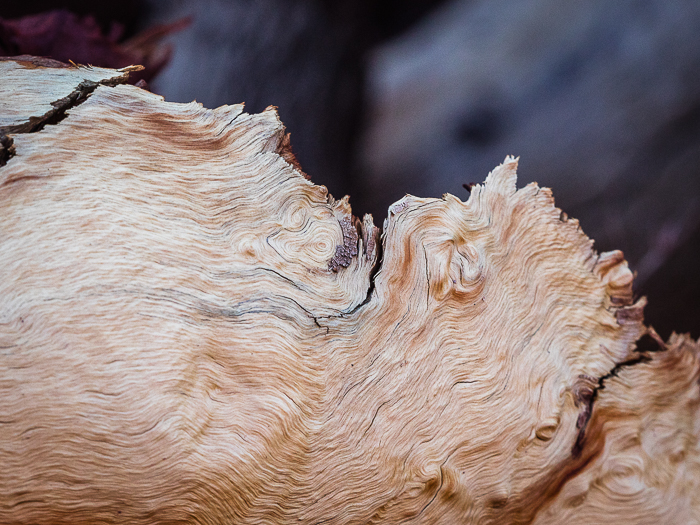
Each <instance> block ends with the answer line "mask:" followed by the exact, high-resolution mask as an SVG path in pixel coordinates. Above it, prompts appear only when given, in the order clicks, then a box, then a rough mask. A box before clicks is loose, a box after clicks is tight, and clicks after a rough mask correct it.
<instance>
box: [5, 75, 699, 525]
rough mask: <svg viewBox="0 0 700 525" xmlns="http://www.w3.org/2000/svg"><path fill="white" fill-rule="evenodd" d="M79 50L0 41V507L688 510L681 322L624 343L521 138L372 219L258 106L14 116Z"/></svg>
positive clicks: (470, 519)
mask: <svg viewBox="0 0 700 525" xmlns="http://www.w3.org/2000/svg"><path fill="white" fill-rule="evenodd" d="M7 71H11V72H12V73H13V75H14V76H11V77H10V76H7V75H6V72H7ZM57 71H58V72H63V73H62V74H63V75H65V76H61V75H59V77H60V81H56V83H55V84H54V81H53V80H48V81H47V80H45V79H44V77H43V75H50V76H51V75H56V74H57ZM127 73H128V72H127ZM95 74H99V75H102V73H101V71H97V72H95V71H94V70H89V69H87V68H83V67H80V68H67V69H55V68H44V67H42V66H37V65H36V64H30V65H27V64H24V63H23V62H11V61H4V62H2V61H0V101H3V103H2V104H1V105H0V119H2V118H5V119H10V120H11V122H10V125H12V126H20V128H17V127H14V128H12V129H8V128H5V129H4V131H3V130H2V129H0V131H3V132H4V133H6V135H7V137H9V138H11V139H12V143H13V145H12V148H13V150H12V154H11V155H8V157H7V160H6V164H5V165H4V166H3V167H1V168H0V210H2V213H0V466H1V468H0V522H2V523H37V524H41V523H56V524H58V523H137V524H138V523H143V524H146V523H175V522H182V523H201V524H215V523H329V524H333V523H334V524H340V523H484V524H486V523H499V524H500V523H523V524H524V523H533V522H534V523H575V522H578V523H584V522H585V523H606V522H608V523H609V522H610V520H611V519H612V518H611V517H612V516H614V517H615V519H614V521H615V522H616V523H630V524H631V523H660V522H664V521H665V520H666V518H668V517H669V516H673V520H672V522H673V523H699V522H700V514H699V513H700V499H699V498H698V496H697V494H698V483H699V479H700V450H699V448H698V437H699V436H700V414H699V413H698V410H699V399H700V392H699V390H700V385H698V376H699V373H700V372H699V369H700V355H699V354H700V346H699V345H698V343H697V342H695V341H692V340H690V339H689V338H688V337H684V336H675V335H674V336H673V337H672V338H671V340H670V341H669V343H668V344H667V345H663V347H661V348H660V349H659V351H657V352H641V351H640V350H639V349H637V348H636V342H637V340H638V339H639V338H640V337H641V336H642V335H644V334H645V333H647V331H648V330H647V328H646V327H645V326H644V324H643V308H644V304H645V300H644V299H639V300H636V301H635V299H634V298H633V292H632V281H633V275H632V273H631V272H630V270H629V269H628V267H627V263H626V262H625V261H624V258H623V256H622V254H621V253H620V252H608V253H603V254H597V253H596V252H595V251H594V250H593V247H592V244H593V243H592V241H591V240H590V239H588V238H587V237H586V236H585V235H584V234H583V233H582V231H581V229H580V227H579V225H578V222H577V221H576V220H574V219H569V218H567V216H566V214H564V213H563V212H561V210H559V209H557V208H556V207H555V206H554V201H553V198H552V195H551V192H550V190H548V189H546V188H539V187H538V186H537V185H536V184H529V185H527V186H525V187H523V188H521V189H517V188H516V167H517V160H515V159H513V158H510V157H509V158H507V159H506V160H505V162H504V163H503V164H502V165H500V166H499V167H497V168H496V169H494V170H493V171H492V172H491V173H490V174H489V175H488V177H487V178H486V181H485V182H484V183H483V184H481V185H476V186H474V188H473V189H472V192H471V196H470V198H469V200H468V201H467V202H462V201H461V200H459V199H458V198H456V197H454V196H452V195H445V196H444V197H443V198H442V199H421V198H417V197H413V196H409V195H407V196H406V197H404V198H403V199H402V200H400V201H399V202H397V203H395V204H394V205H393V206H392V207H391V208H390V213H389V218H388V219H387V221H386V222H385V224H384V228H383V233H381V236H380V231H379V229H378V228H377V227H375V226H374V225H373V223H372V218H371V216H365V217H364V219H363V220H362V221H360V220H359V219H357V218H355V217H354V216H353V215H352V211H351V208H350V205H349V202H348V198H347V197H346V198H344V199H342V200H339V201H338V200H335V199H333V198H332V197H331V196H330V195H329V194H328V192H327V190H326V189H325V188H324V187H322V186H316V185H314V184H313V183H312V182H310V181H309V180H308V179H307V178H306V177H305V175H304V174H303V173H302V172H301V171H300V169H299V167H298V164H297V163H296V162H295V161H294V159H293V155H292V153H291V149H290V147H289V137H288V136H287V135H286V134H285V130H284V127H283V125H282V124H281V122H280V120H279V118H278V117H277V114H276V111H275V110H274V108H270V109H268V110H266V111H264V112H263V113H260V114H257V115H250V114H247V113H245V112H244V111H243V106H242V105H234V106H222V107H220V108H217V109H214V110H210V109H205V108H203V107H202V106H201V105H199V104H197V103H191V104H175V103H168V102H165V101H163V99H162V98H161V97H159V96H157V95H154V94H151V93H149V92H146V91H144V90H141V89H139V88H137V87H134V86H130V85H117V84H119V82H110V83H109V85H99V82H98V85H95V86H93V88H91V91H90V92H89V93H86V94H85V96H84V97H83V98H82V100H81V101H79V103H78V104H77V105H72V106H70V107H64V109H63V110H62V111H63V113H64V114H63V115H62V117H63V118H62V119H61V120H60V121H59V122H58V123H57V124H55V125H51V122H47V123H44V125H42V126H41V128H40V129H36V130H35V129H28V128H22V127H21V126H22V124H23V123H24V122H29V120H30V117H34V116H37V115H39V114H40V113H39V112H38V111H37V109H36V108H45V107H47V106H46V105H47V104H48V105H49V107H51V102H52V101H53V100H55V99H54V97H55V96H57V95H56V94H60V95H61V96H65V95H62V93H64V92H72V91H73V90H75V89H77V86H78V85H79V84H80V83H81V82H83V81H84V80H86V79H92V81H94V82H95V80H94V78H93V77H94V75H95ZM121 74H122V73H119V72H116V71H114V72H111V73H108V74H107V75H106V76H104V78H107V77H109V78H110V79H114V78H117V77H119V75H121ZM110 75H112V76H110ZM81 77H84V78H81ZM51 78H53V77H51ZM124 81H125V80H124ZM42 82H48V83H49V84H51V85H53V86H56V87H55V89H54V88H51V89H48V88H46V89H44V88H42V89H36V90H35V91H36V93H38V95H36V96H33V98H32V99H31V101H30V103H27V104H26V105H25V103H24V100H25V99H24V98H22V95H21V93H23V92H24V91H23V90H25V89H26V90H28V91H31V90H32V89H34V88H32V86H36V84H37V83H42ZM120 82H121V81H120ZM112 84H115V85H112ZM61 86H65V89H64V87H61ZM71 86H72V87H71ZM59 87H61V88H60V90H59ZM52 99H53V100H52ZM10 107H11V108H12V110H9V109H7V108H10ZM2 113H7V114H5V115H3V114H2ZM41 114H43V113H41ZM8 115H9V116H8ZM10 120H8V122H9V121H10ZM2 122H5V120H3V121H2ZM3 125H7V124H3ZM30 131H34V132H30ZM674 513H675V514H674ZM666 521H667V520H666ZM667 522H668V521H667Z"/></svg>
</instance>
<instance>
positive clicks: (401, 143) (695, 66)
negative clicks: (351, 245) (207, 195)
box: [0, 0, 700, 338]
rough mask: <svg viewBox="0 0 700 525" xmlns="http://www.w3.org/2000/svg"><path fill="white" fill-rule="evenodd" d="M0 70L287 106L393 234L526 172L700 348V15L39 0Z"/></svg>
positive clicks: (620, 6)
mask: <svg viewBox="0 0 700 525" xmlns="http://www.w3.org/2000/svg"><path fill="white" fill-rule="evenodd" d="M0 54H1V55H7V56H13V55H19V54H34V55H42V56H50V57H52V58H55V59H57V60H62V61H67V60H68V59H71V60H73V61H75V62H78V63H90V64H93V65H99V66H105V67H123V66H125V65H129V64H132V63H141V64H144V65H145V66H146V67H147V69H146V71H145V72H144V74H143V75H142V76H141V78H142V79H144V80H146V81H147V82H148V84H149V89H151V90H152V91H154V92H156V93H159V94H161V95H163V96H165V98H166V100H169V101H174V102H189V101H191V100H197V101H199V102H202V103H203V104H204V105H205V106H206V107H211V108H214V107H217V106H220V105H222V104H233V103H238V102H245V103H246V107H247V111H249V112H259V111H262V110H263V109H265V108H266V107H267V106H269V105H275V106H277V107H278V108H279V113H280V116H281V118H282V120H283V122H284V123H285V125H286V126H287V130H288V131H290V132H291V136H292V146H293V149H294V152H295V154H296V156H297V158H298V160H299V161H300V163H301V165H302V167H303V169H304V171H305V172H306V173H308V174H309V175H310V176H311V178H312V180H313V181H314V182H316V183H318V184H324V185H326V186H327V187H328V188H329V190H330V192H331V193H332V194H333V195H334V196H336V197H338V198H340V197H342V196H343V195H345V194H350V195H351V196H352V199H351V203H352V206H353V210H354V213H355V214H356V215H360V216H361V215H362V214H363V213H372V214H373V215H374V219H375V223H376V224H378V225H381V224H382V221H383V219H384V218H385V217H386V213H387V212H386V210H387V208H388V206H389V205H390V204H391V203H392V202H394V201H396V200H397V199H399V198H401V197H402V196H403V195H404V194H405V193H412V194H415V195H418V196H421V197H428V196H432V197H439V196H441V195H442V194H443V193H445V192H449V193H452V194H454V195H457V196H458V197H460V198H462V199H463V200H466V198H467V197H468V190H467V189H466V188H465V187H464V186H463V185H465V184H466V185H467V186H468V185H469V184H470V183H473V182H481V181H483V179H484V178H485V176H486V175H487V173H488V172H489V171H490V170H491V169H492V168H493V167H495V166H496V165H497V164H499V163H500V162H501V161H503V159H504V158H505V156H506V155H516V156H520V169H519V175H520V176H519V181H520V184H521V185H524V184H526V183H528V182H530V181H537V182H538V183H539V184H540V185H542V186H548V187H551V188H552V189H553V191H554V196H555V198H556V203H557V206H558V207H560V208H562V209H563V210H565V211H566V212H567V213H568V214H569V216H572V217H576V218H577V219H579V220H580V222H581V226H582V228H583V230H584V231H585V232H586V233H587V234H588V235H589V236H590V237H592V238H594V239H595V240H596V248H597V249H598V250H599V251H607V250H611V249H621V250H623V251H624V252H625V255H626V257H627V259H628V261H629V263H630V266H631V268H632V269H633V270H634V271H636V272H637V280H636V290H637V293H638V295H646V296H647V297H648V298H649V305H648V306H647V308H646V318H647V321H648V322H649V323H651V324H652V325H653V326H654V327H655V328H656V329H657V331H659V333H660V334H661V335H662V337H664V338H667V337H668V336H669V334H670V333H671V331H672V330H673V329H675V330H676V331H680V332H691V334H692V335H693V336H694V337H696V338H697V337H699V336H700V272H699V270H700V264H699V263H698V261H699V260H700V164H699V160H700V2H698V1H697V0H646V1H637V0H616V1H615V2H610V1H608V0H589V1H587V2H580V1H574V0H531V1H529V2H522V1H519V0H488V1H486V0H404V1H399V0H374V1H370V0H355V1H345V0H338V1H331V0H257V1H252V0H200V1H198V2H193V1H182V0H121V1H120V2H106V1H105V2H94V1H93V2H86V1H79V0H74V1H67V2H58V1H56V2H49V1H32V0H25V1H23V2H14V3H11V2H3V6H2V7H0ZM135 80H136V79H135Z"/></svg>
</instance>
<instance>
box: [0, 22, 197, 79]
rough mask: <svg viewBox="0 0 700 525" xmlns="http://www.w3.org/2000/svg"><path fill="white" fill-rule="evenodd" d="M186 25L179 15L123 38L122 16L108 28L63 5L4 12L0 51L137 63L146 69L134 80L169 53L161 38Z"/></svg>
mask: <svg viewBox="0 0 700 525" xmlns="http://www.w3.org/2000/svg"><path fill="white" fill-rule="evenodd" d="M186 25H187V21H186V20H179V21H176V22H174V23H172V24H167V25H159V26H154V27H151V28H149V29H147V30H145V31H143V32H141V33H139V34H138V35H136V36H134V37H132V38H131V39H129V40H128V41H123V40H122V36H123V33H124V27H123V26H122V25H121V24H119V23H118V22H112V23H111V24H110V29H109V31H108V32H104V31H103V29H102V27H101V26H100V24H98V22H97V20H96V19H95V18H94V17H93V16H92V15H85V16H79V15H77V14H75V13H72V12H70V11H67V10H64V9H58V10H54V11H48V12H44V13H38V14H34V15H28V16H23V17H21V18H17V19H3V18H0V56H19V55H33V56H38V57H50V58H52V59H55V60H58V61H60V62H69V61H73V62H75V63H78V64H91V65H95V66H100V67H109V68H122V67H126V66H130V65H136V64H139V65H143V66H145V69H144V70H143V71H142V72H138V73H136V74H134V75H133V78H132V79H131V81H133V82H136V81H139V80H141V79H146V80H150V79H151V78H153V77H154V76H155V75H156V74H158V72H159V71H160V69H161V68H162V67H163V66H164V65H165V64H166V63H167V61H168V59H169V58H170V52H171V49H170V48H169V47H167V46H163V45H162V44H161V41H162V40H163V38H164V37H165V36H166V35H168V34H170V33H173V32H176V31H179V30H181V29H183V28H184V27H185V26H186Z"/></svg>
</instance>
